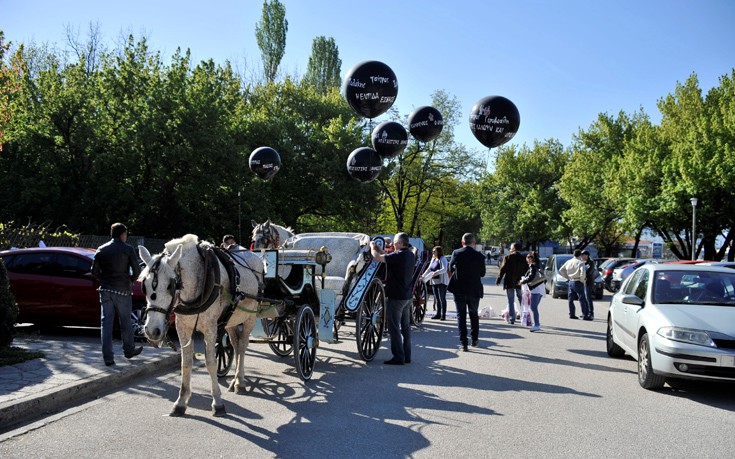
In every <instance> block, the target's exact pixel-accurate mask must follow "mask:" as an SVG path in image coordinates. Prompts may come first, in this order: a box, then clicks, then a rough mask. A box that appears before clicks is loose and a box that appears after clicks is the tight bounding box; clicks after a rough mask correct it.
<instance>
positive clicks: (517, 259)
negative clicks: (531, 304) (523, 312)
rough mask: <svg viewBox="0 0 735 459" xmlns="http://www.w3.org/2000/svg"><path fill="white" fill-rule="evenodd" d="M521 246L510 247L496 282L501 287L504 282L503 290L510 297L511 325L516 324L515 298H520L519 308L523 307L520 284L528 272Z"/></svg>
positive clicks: (515, 244)
mask: <svg viewBox="0 0 735 459" xmlns="http://www.w3.org/2000/svg"><path fill="white" fill-rule="evenodd" d="M519 248H520V247H519V245H518V243H517V242H514V243H512V244H511V245H510V252H509V253H508V255H506V256H505V258H503V264H502V265H501V266H500V273H499V274H498V278H497V280H496V281H495V285H500V281H501V280H502V281H503V290H505V294H506V296H507V297H508V320H509V321H510V323H511V324H514V323H516V308H515V304H514V303H515V300H514V298H513V296H514V295H515V297H516V298H518V306H520V305H521V286H520V284H519V282H520V281H521V277H523V276H524V275H525V274H526V270H528V263H526V258H525V257H524V256H523V255H521V254H520V253H519V252H518V249H519Z"/></svg>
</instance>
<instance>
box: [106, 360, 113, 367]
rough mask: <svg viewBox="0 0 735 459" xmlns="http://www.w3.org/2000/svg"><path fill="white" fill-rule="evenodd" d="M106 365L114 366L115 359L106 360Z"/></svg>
mask: <svg viewBox="0 0 735 459" xmlns="http://www.w3.org/2000/svg"><path fill="white" fill-rule="evenodd" d="M105 365H107V366H108V367H111V366H114V365H115V361H114V360H105Z"/></svg>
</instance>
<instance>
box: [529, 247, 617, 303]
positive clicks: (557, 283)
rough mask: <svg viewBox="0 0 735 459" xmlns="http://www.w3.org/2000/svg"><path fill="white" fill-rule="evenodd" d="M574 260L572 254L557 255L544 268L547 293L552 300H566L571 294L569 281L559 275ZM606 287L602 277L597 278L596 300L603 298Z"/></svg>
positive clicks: (594, 293) (594, 290) (594, 292)
mask: <svg viewBox="0 0 735 459" xmlns="http://www.w3.org/2000/svg"><path fill="white" fill-rule="evenodd" d="M571 258H572V255H571V254H555V255H552V256H550V257H549V259H548V261H547V262H546V266H545V267H544V276H545V277H546V293H551V297H552V298H559V297H563V298H566V297H567V295H568V294H569V281H568V280H567V279H565V278H564V277H562V276H561V275H559V268H561V267H562V265H564V263H566V262H567V261H569V260H570V259H571ZM603 290H604V287H603V282H602V277H601V276H598V277H596V278H595V288H594V289H593V295H594V298H595V299H596V300H599V299H601V298H602V293H603Z"/></svg>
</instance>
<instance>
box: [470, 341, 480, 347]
mask: <svg viewBox="0 0 735 459" xmlns="http://www.w3.org/2000/svg"><path fill="white" fill-rule="evenodd" d="M478 342H479V340H477V339H473V340H472V347H477V343H478Z"/></svg>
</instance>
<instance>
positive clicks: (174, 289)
mask: <svg viewBox="0 0 735 459" xmlns="http://www.w3.org/2000/svg"><path fill="white" fill-rule="evenodd" d="M164 255H165V254H163V253H162V254H160V255H158V256H157V257H156V258H155V259H154V260H153V263H152V264H151V267H150V270H149V271H150V272H151V273H153V280H152V281H151V287H153V293H151V297H150V298H151V301H156V290H157V289H158V268H159V267H160V266H161V260H162V259H163V256H164ZM142 287H143V295H145V296H148V293H147V292H146V288H145V282H143V283H142ZM180 290H181V277H180V274H179V272H178V271H177V272H176V277H175V278H171V279H170V280H169V282H168V292H169V294H170V295H171V303H170V304H169V305H168V308H166V309H163V308H159V307H158V306H151V305H150V304H148V305H146V308H145V312H146V313H148V312H149V311H153V312H160V313H161V314H164V315H165V316H167V317H168V315H169V314H170V313H171V312H173V309H174V306H175V305H176V303H177V302H178V294H179V291H180Z"/></svg>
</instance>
